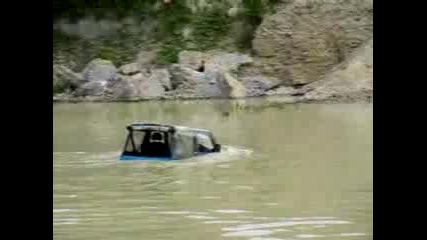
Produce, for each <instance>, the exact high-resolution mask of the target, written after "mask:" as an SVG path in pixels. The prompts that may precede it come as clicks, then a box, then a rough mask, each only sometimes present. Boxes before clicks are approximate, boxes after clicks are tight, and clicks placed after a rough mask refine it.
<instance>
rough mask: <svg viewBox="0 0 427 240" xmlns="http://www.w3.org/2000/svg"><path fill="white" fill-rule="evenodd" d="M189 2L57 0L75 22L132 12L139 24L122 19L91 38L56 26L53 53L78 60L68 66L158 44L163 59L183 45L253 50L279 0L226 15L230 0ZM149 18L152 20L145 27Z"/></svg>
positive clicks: (259, 1)
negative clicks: (264, 20)
mask: <svg viewBox="0 0 427 240" xmlns="http://www.w3.org/2000/svg"><path fill="white" fill-rule="evenodd" d="M186 2H187V1H185V0H172V4H171V5H170V6H166V5H164V4H163V1H160V0H159V1H158V0H120V1H119V0H98V1H88V0H86V1H85V0H54V1H53V8H54V20H55V19H69V20H70V21H71V22H73V21H76V20H79V19H82V18H83V17H84V16H94V17H96V18H98V19H112V21H117V22H120V21H121V19H123V18H124V17H132V19H134V20H135V19H136V21H137V22H136V26H137V28H139V29H137V31H134V30H132V29H131V28H132V27H135V24H134V25H131V26H124V25H122V26H121V27H119V29H118V30H117V31H115V32H113V33H112V34H108V35H102V36H97V37H96V38H90V39H88V38H85V37H83V36H71V35H68V34H65V33H63V32H61V31H60V30H58V29H57V30H54V34H53V42H54V47H53V48H54V59H55V60H58V59H56V58H58V57H55V56H56V55H58V56H59V55H67V56H66V57H62V59H61V61H65V62H67V64H69V63H70V62H72V63H73V64H74V65H73V66H70V67H72V68H73V69H75V70H78V71H79V70H81V69H82V68H83V67H84V65H85V64H86V63H87V62H89V61H90V60H92V59H93V58H95V57H100V58H105V59H108V60H111V61H112V62H113V63H114V64H115V65H117V66H118V65H122V64H124V63H127V62H130V61H132V60H133V59H134V57H135V55H136V53H137V52H138V51H140V50H142V49H152V48H155V49H158V50H159V51H158V57H157V63H159V64H168V63H175V62H176V61H177V60H178V53H179V52H180V51H182V50H184V49H188V50H196V51H206V50H211V49H218V48H224V47H225V48H227V49H236V50H237V49H240V50H242V51H245V50H249V49H251V42H252V39H253V35H254V32H255V30H256V27H257V26H258V25H259V24H260V23H261V20H262V17H263V16H264V15H265V14H266V13H269V12H271V10H272V9H274V6H275V4H276V2H277V0H270V1H265V0H243V1H242V3H243V5H242V6H241V11H239V13H238V14H237V16H234V17H231V16H229V15H228V9H229V8H230V7H231V5H230V3H229V2H228V1H224V0H223V1H208V2H210V3H212V4H211V7H209V8H201V7H200V6H197V5H195V6H193V7H197V11H196V12H193V11H192V10H191V9H190V7H189V6H187V5H186ZM148 22H151V23H154V24H153V28H149V29H148V30H146V29H144V28H148V27H147V25H148V24H147V23H148ZM138 24H139V25H138ZM236 24H237V25H236ZM233 26H234V28H233ZM236 26H237V28H236ZM64 58H66V59H65V60H64ZM58 61H59V60H58Z"/></svg>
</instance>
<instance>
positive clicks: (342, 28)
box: [53, 0, 373, 102]
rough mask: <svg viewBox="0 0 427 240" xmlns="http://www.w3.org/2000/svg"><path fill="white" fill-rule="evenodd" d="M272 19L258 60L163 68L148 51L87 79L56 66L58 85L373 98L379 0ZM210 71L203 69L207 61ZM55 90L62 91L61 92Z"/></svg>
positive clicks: (308, 4) (205, 55) (339, 1)
mask: <svg viewBox="0 0 427 240" xmlns="http://www.w3.org/2000/svg"><path fill="white" fill-rule="evenodd" d="M281 2H282V3H281V4H279V8H278V9H277V12H276V13H275V14H273V15H271V16H267V17H265V18H264V20H263V22H262V23H261V25H260V26H259V27H258V29H257V31H256V34H255V38H254V40H253V55H252V56H250V55H247V54H242V53H237V52H226V51H219V50H211V51H206V52H198V51H185V50H184V51H181V52H180V53H179V54H178V63H176V64H172V65H163V66H159V65H155V64H153V58H154V56H155V54H154V53H153V52H141V53H140V54H138V56H137V57H135V58H134V60H133V62H131V61H130V62H128V63H126V64H125V65H123V66H121V67H116V66H114V64H113V63H112V62H111V61H107V60H103V59H95V60H93V61H91V62H89V64H87V65H86V67H85V68H84V70H83V71H82V72H81V73H75V72H73V71H71V70H70V69H68V68H67V67H65V66H62V65H54V75H53V79H54V86H55V84H56V85H58V86H69V87H70V89H69V90H68V92H66V94H63V96H65V97H68V98H73V97H74V98H75V97H78V98H79V97H80V98H87V97H89V98H90V97H99V98H101V99H112V100H121V99H134V98H137V99H140V98H144V99H153V98H154V99H156V98H169V99H176V98H185V99H194V98H219V97H220V98H244V97H252V96H265V95H267V96H271V95H282V96H283V97H285V98H286V99H287V101H288V100H289V102H296V101H325V100H331V99H332V100H336V101H353V100H354V101H358V100H372V96H373V2H372V0H287V1H281ZM202 61H204V62H205V71H204V72H199V71H197V69H198V67H199V66H200V64H201V62H202ZM54 92H55V91H54Z"/></svg>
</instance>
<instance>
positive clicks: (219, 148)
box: [214, 144, 221, 152]
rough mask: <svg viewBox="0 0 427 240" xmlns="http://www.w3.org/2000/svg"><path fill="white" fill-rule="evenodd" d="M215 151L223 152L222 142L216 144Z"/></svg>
mask: <svg viewBox="0 0 427 240" xmlns="http://www.w3.org/2000/svg"><path fill="white" fill-rule="evenodd" d="M214 152H221V144H215V146H214Z"/></svg>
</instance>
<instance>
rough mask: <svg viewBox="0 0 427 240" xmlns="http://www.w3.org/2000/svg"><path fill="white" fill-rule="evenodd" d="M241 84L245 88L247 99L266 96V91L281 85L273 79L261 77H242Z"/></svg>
mask: <svg viewBox="0 0 427 240" xmlns="http://www.w3.org/2000/svg"><path fill="white" fill-rule="evenodd" d="M241 79H242V82H243V84H244V86H245V88H246V95H247V96H248V97H257V96H263V95H266V93H267V92H268V91H270V90H271V89H273V88H276V87H278V86H279V85H280V84H281V83H280V81H279V80H277V79H274V78H268V77H265V76H262V75H255V76H245V77H242V78H241Z"/></svg>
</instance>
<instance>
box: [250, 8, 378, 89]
mask: <svg viewBox="0 0 427 240" xmlns="http://www.w3.org/2000/svg"><path fill="white" fill-rule="evenodd" d="M372 36H373V1H372V0H328V1H326V0H304V1H303V0H295V1H293V2H292V3H290V4H284V5H283V7H282V8H280V9H278V11H277V13H276V14H274V15H271V16H268V17H266V18H265V19H264V20H263V22H262V23H261V25H260V26H259V27H258V29H257V31H256V34H255V38H254V40H253V48H254V52H255V57H256V60H257V63H256V65H257V66H258V67H259V68H260V70H261V72H262V73H264V74H267V75H269V76H273V77H276V78H279V79H281V80H282V81H283V82H284V83H285V84H289V85H292V84H307V83H311V82H314V81H317V80H320V79H322V78H323V77H324V76H325V74H326V73H327V72H328V71H330V70H331V69H332V68H333V67H334V66H336V65H337V64H340V63H341V62H343V61H344V60H345V59H346V58H347V57H348V56H349V55H350V54H351V52H352V51H353V50H354V49H356V48H357V47H359V46H361V45H362V44H363V43H364V42H366V41H367V40H369V39H370V38H372Z"/></svg>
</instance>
